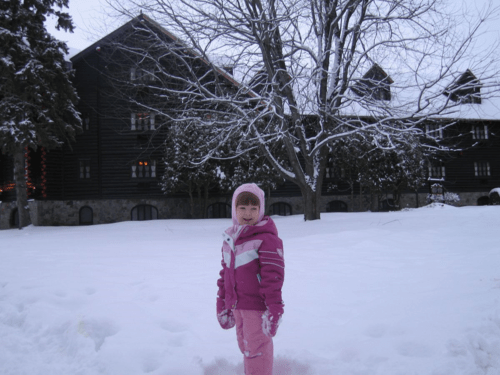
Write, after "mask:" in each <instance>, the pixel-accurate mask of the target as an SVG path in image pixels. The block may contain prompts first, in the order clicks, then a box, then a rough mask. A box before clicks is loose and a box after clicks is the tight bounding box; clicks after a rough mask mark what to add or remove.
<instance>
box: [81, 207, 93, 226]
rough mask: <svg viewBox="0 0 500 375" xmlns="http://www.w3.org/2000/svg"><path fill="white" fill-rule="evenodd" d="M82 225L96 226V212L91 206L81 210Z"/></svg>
mask: <svg viewBox="0 0 500 375" xmlns="http://www.w3.org/2000/svg"><path fill="white" fill-rule="evenodd" d="M79 216H80V225H92V224H94V211H93V210H92V208H90V207H89V206H83V207H82V208H80V215H79Z"/></svg>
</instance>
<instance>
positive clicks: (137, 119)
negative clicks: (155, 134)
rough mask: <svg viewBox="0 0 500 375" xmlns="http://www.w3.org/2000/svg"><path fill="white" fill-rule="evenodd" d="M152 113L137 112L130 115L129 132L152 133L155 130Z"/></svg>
mask: <svg viewBox="0 0 500 375" xmlns="http://www.w3.org/2000/svg"><path fill="white" fill-rule="evenodd" d="M155 117H156V115H155V114H154V113H149V112H138V113H132V114H131V115H130V130H132V131H148V130H149V131H152V130H156V125H155V120H156V119H155Z"/></svg>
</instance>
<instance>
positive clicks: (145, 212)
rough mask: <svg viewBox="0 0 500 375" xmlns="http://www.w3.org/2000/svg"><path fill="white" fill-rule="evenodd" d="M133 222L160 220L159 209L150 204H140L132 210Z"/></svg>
mask: <svg viewBox="0 0 500 375" xmlns="http://www.w3.org/2000/svg"><path fill="white" fill-rule="evenodd" d="M131 218H132V221H143V220H156V219H158V209H157V208H156V207H154V206H151V205H150V204H138V205H137V206H135V207H134V208H132V212H131Z"/></svg>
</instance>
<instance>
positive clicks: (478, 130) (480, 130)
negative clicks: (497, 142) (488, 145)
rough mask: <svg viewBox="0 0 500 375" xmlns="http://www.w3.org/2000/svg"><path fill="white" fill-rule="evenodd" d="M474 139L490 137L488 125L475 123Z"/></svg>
mask: <svg viewBox="0 0 500 375" xmlns="http://www.w3.org/2000/svg"><path fill="white" fill-rule="evenodd" d="M471 133H472V139H488V125H473V126H472V130H471Z"/></svg>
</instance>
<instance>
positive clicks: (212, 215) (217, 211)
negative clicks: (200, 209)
mask: <svg viewBox="0 0 500 375" xmlns="http://www.w3.org/2000/svg"><path fill="white" fill-rule="evenodd" d="M207 216H208V218H209V219H222V218H226V219H229V218H231V206H230V205H228V204H227V203H223V202H216V203H214V204H211V205H210V206H208V209H207Z"/></svg>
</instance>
